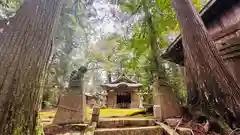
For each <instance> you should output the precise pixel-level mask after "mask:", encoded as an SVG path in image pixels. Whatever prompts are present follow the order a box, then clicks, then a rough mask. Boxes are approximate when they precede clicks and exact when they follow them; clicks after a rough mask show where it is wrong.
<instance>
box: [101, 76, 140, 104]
mask: <svg viewBox="0 0 240 135" xmlns="http://www.w3.org/2000/svg"><path fill="white" fill-rule="evenodd" d="M141 86H142V85H141V84H140V83H137V82H135V81H133V80H131V79H129V78H128V77H127V76H126V75H125V74H122V75H120V76H119V77H118V78H117V79H116V80H115V81H113V82H109V83H105V84H102V85H101V87H102V88H103V89H105V90H106V91H107V107H108V108H139V106H140V99H139V96H138V91H139V88H140V87H141Z"/></svg>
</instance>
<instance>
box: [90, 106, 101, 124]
mask: <svg viewBox="0 0 240 135" xmlns="http://www.w3.org/2000/svg"><path fill="white" fill-rule="evenodd" d="M99 114H100V108H99V107H94V108H93V111H92V120H91V123H93V122H96V123H98V121H99Z"/></svg>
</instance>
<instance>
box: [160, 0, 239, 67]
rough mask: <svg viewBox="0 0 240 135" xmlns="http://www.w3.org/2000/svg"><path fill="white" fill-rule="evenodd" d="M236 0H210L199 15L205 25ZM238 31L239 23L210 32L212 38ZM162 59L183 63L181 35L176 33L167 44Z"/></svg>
mask: <svg viewBox="0 0 240 135" xmlns="http://www.w3.org/2000/svg"><path fill="white" fill-rule="evenodd" d="M237 2H238V0H227V1H226V0H210V1H209V2H208V3H207V4H206V5H205V6H204V8H203V9H202V10H201V11H200V16H201V17H202V19H203V21H204V23H205V25H206V24H208V23H210V22H212V21H213V20H212V17H211V16H214V15H217V14H221V13H222V12H224V10H227V9H223V8H225V7H228V8H230V7H231V5H233V4H234V3H237ZM238 31H239V23H237V24H235V25H232V26H231V27H228V28H225V29H223V30H221V31H220V32H217V33H213V34H211V36H212V38H213V40H215V41H216V40H218V39H221V38H223V37H225V36H227V35H229V34H233V35H234V33H236V32H238ZM162 57H163V58H164V59H167V60H169V61H171V62H174V63H177V64H179V65H184V63H183V60H184V52H183V46H182V38H181V35H178V36H177V37H176V39H175V40H174V41H173V42H172V43H171V44H170V45H169V47H168V48H167V50H166V51H165V52H164V54H163V55H162Z"/></svg>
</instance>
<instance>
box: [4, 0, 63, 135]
mask: <svg viewBox="0 0 240 135" xmlns="http://www.w3.org/2000/svg"><path fill="white" fill-rule="evenodd" d="M60 3H61V2H60V0H25V2H24V4H23V5H22V7H21V8H20V9H19V10H18V11H17V13H16V16H15V17H14V18H12V19H11V22H10V25H9V26H7V27H5V28H4V32H3V33H0V43H1V44H0V61H1V63H0V134H1V135H12V134H17V135H28V134H30V135H34V134H36V132H35V126H36V123H37V114H38V102H39V97H40V96H39V91H40V84H42V83H41V79H42V77H43V71H44V69H45V68H46V66H47V63H48V60H49V56H50V54H51V50H52V46H51V40H52V38H53V27H54V24H55V20H56V19H57V17H58V15H59V14H60V11H59V10H60V5H61V4H60Z"/></svg>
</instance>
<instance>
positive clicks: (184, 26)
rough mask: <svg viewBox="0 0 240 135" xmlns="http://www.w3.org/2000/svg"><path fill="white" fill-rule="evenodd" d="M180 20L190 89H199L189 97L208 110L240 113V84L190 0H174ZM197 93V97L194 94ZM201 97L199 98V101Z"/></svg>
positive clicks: (237, 114)
mask: <svg viewBox="0 0 240 135" xmlns="http://www.w3.org/2000/svg"><path fill="white" fill-rule="evenodd" d="M172 1H173V7H174V9H175V11H176V13H177V18H178V20H179V22H180V26H181V33H182V39H183V48H184V55H185V57H184V58H185V61H184V62H185V64H184V65H185V67H186V72H187V73H186V74H187V75H188V77H189V78H188V82H187V83H188V84H187V85H188V86H189V87H188V89H190V91H192V92H193V93H195V94H194V95H189V98H193V99H189V101H192V102H193V101H194V102H195V103H200V104H201V105H202V107H206V110H208V113H210V114H212V115H213V114H216V112H215V111H210V109H213V110H217V113H220V114H221V115H222V116H223V115H224V113H226V112H229V110H230V111H232V112H233V114H235V117H239V112H240V111H239V109H240V101H239V100H240V98H239V97H240V88H239V86H238V85H237V83H236V82H235V81H234V79H233V77H232V76H231V75H230V73H229V72H228V71H227V69H226V67H225V66H224V64H223V60H222V59H221V58H220V56H219V55H218V52H217V49H216V48H215V45H214V41H213V40H212V38H211V37H210V35H209V34H208V32H207V29H206V27H205V26H204V23H203V21H202V20H201V18H200V16H199V14H198V13H197V12H196V10H195V8H194V5H193V3H192V2H191V1H190V0H172ZM194 97H195V98H194ZM196 97H198V100H199V101H196V99H197V98H196Z"/></svg>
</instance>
